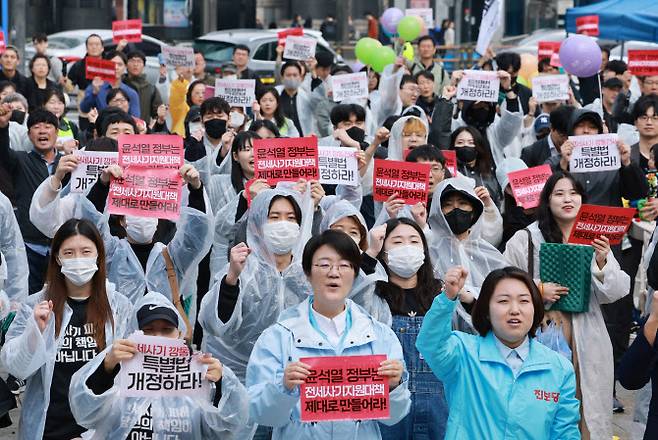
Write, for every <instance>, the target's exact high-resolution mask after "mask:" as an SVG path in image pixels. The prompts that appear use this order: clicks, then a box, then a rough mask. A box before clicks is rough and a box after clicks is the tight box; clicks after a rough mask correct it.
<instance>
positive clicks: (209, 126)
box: [203, 119, 226, 139]
mask: <svg viewBox="0 0 658 440" xmlns="http://www.w3.org/2000/svg"><path fill="white" fill-rule="evenodd" d="M203 126H204V127H205V128H206V133H207V134H208V137H210V138H213V139H219V138H221V137H222V136H224V133H226V121H225V120H223V119H211V120H209V121H206V122H204V123H203Z"/></svg>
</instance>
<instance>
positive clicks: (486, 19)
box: [475, 0, 503, 55]
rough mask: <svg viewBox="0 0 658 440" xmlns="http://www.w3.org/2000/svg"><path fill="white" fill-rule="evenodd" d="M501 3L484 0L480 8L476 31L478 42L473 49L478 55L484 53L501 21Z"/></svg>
mask: <svg viewBox="0 0 658 440" xmlns="http://www.w3.org/2000/svg"><path fill="white" fill-rule="evenodd" d="M502 8H503V3H502V2H501V1H500V0H485V2H484V8H483V9H482V22H481V23H480V32H478V42H477V46H475V50H476V52H477V53H479V54H480V55H484V54H485V52H486V51H487V48H488V47H489V44H490V43H491V39H492V38H493V36H494V34H495V33H496V30H497V29H498V27H499V26H500V24H501V21H502V17H503V14H502Z"/></svg>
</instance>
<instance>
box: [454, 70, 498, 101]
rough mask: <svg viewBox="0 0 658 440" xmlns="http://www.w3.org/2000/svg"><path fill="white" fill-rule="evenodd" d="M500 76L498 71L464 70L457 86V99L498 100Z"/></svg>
mask: <svg viewBox="0 0 658 440" xmlns="http://www.w3.org/2000/svg"><path fill="white" fill-rule="evenodd" d="M499 88H500V78H498V73H496V72H487V71H484V70H464V76H463V78H462V79H461V81H459V85H458V86H457V99H459V100H463V99H465V100H468V101H487V102H498V89H499Z"/></svg>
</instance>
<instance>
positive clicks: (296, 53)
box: [283, 35, 318, 61]
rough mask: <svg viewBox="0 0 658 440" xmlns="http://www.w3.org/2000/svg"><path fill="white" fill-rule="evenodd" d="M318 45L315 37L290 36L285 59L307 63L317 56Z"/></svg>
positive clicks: (287, 41)
mask: <svg viewBox="0 0 658 440" xmlns="http://www.w3.org/2000/svg"><path fill="white" fill-rule="evenodd" d="M317 44H318V40H316V39H315V38H313V37H300V36H296V35H288V36H287V37H286V48H285V49H284V51H283V58H287V59H289V60H302V61H306V60H308V59H310V58H313V57H314V56H315V46H316V45H317Z"/></svg>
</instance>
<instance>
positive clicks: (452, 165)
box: [441, 150, 457, 177]
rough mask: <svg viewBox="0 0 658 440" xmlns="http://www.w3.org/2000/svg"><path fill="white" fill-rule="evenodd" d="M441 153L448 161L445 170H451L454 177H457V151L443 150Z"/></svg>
mask: <svg viewBox="0 0 658 440" xmlns="http://www.w3.org/2000/svg"><path fill="white" fill-rule="evenodd" d="M441 153H442V154H443V158H444V159H445V160H446V166H445V168H446V169H448V170H450V175H451V176H452V177H457V152H456V151H455V150H441Z"/></svg>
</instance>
